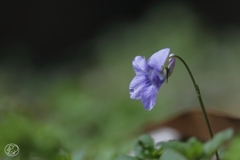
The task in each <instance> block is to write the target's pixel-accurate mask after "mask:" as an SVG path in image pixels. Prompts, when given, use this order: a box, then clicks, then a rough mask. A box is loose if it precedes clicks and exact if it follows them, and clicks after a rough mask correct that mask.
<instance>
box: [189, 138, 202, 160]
mask: <svg viewBox="0 0 240 160" xmlns="http://www.w3.org/2000/svg"><path fill="white" fill-rule="evenodd" d="M187 145H188V146H187V150H186V157H187V158H188V159H200V158H201V156H202V154H203V145H202V143H201V142H200V141H198V140H197V139H196V138H195V137H193V138H190V139H189V140H188V141H187Z"/></svg>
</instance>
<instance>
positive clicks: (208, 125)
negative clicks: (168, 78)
mask: <svg viewBox="0 0 240 160" xmlns="http://www.w3.org/2000/svg"><path fill="white" fill-rule="evenodd" d="M173 57H175V58H178V59H179V60H180V61H181V62H182V63H183V64H184V66H185V67H186V69H187V71H188V73H189V75H190V77H191V79H192V82H193V85H194V87H195V90H196V92H197V96H198V101H199V103H200V106H201V109H202V112H203V115H204V118H205V120H206V123H207V127H208V131H209V133H210V136H211V138H213V132H212V129H211V125H210V123H209V120H208V116H207V113H206V110H205V107H204V104H203V101H202V96H201V93H200V89H199V87H198V85H197V83H196V82H195V79H194V78H193V75H192V72H191V71H190V69H189V67H188V65H187V63H186V62H185V61H184V60H183V59H182V58H181V57H179V56H177V55H173V56H171V57H169V58H173ZM216 157H217V160H219V156H218V152H217V151H216Z"/></svg>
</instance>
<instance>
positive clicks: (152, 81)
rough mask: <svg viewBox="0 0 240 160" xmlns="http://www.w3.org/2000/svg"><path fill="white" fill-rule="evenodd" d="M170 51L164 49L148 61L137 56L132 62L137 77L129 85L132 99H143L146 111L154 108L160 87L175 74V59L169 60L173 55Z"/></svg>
mask: <svg viewBox="0 0 240 160" xmlns="http://www.w3.org/2000/svg"><path fill="white" fill-rule="evenodd" d="M169 51H170V49H169V48H165V49H162V50H160V51H158V52H156V53H154V54H153V55H152V56H151V57H150V58H149V59H148V61H146V59H145V57H142V56H136V57H135V58H134V60H133V61H132V65H133V69H134V71H135V73H136V76H135V77H134V78H133V80H132V81H131V83H130V85H129V90H130V98H132V99H136V100H139V99H141V101H142V104H143V106H144V108H145V109H146V110H151V109H152V108H153V107H154V105H155V103H156V97H157V93H158V91H159V89H160V87H161V86H162V84H163V83H164V82H165V80H166V79H167V78H168V77H169V76H170V75H171V74H172V72H173V69H174V66H175V58H174V57H173V58H169V57H170V56H172V55H173V54H171V55H169ZM168 59H169V60H168Z"/></svg>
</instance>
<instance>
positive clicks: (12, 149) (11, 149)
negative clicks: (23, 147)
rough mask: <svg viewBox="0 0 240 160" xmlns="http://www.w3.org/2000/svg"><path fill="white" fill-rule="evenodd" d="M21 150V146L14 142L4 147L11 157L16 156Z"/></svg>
mask: <svg viewBox="0 0 240 160" xmlns="http://www.w3.org/2000/svg"><path fill="white" fill-rule="evenodd" d="M19 151H20V149H19V147H18V146H17V145H16V144H14V143H10V144H8V145H6V146H5V148H4V152H5V153H6V155H8V156H10V157H14V156H16V155H17V154H18V153H19Z"/></svg>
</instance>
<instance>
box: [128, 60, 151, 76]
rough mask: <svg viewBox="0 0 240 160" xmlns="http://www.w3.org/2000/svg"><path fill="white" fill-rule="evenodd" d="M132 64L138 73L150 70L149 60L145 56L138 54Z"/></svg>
mask: <svg viewBox="0 0 240 160" xmlns="http://www.w3.org/2000/svg"><path fill="white" fill-rule="evenodd" d="M132 65H133V69H134V71H135V73H136V74H142V73H146V72H147V71H148V65H147V61H146V59H145V57H143V56H136V57H135V58H134V60H133V61H132Z"/></svg>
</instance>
